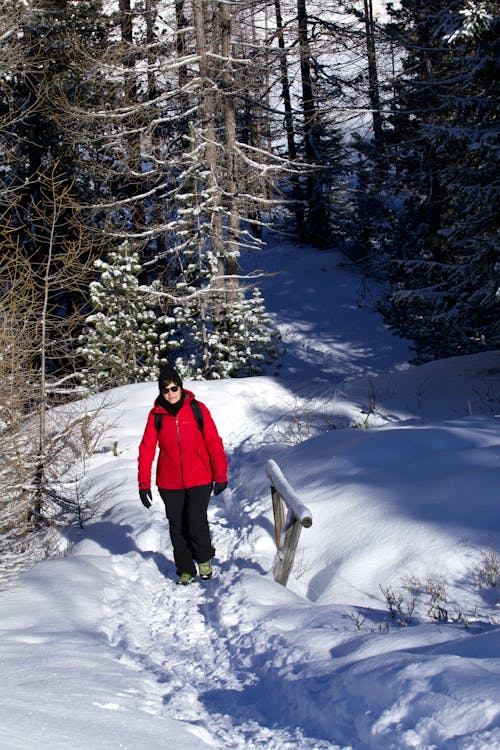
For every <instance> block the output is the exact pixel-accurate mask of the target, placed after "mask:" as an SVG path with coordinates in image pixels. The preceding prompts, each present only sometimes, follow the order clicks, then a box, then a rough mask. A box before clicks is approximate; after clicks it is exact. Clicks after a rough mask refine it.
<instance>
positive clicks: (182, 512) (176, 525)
mask: <svg viewBox="0 0 500 750" xmlns="http://www.w3.org/2000/svg"><path fill="white" fill-rule="evenodd" d="M158 385H159V389H160V395H159V396H158V397H157V398H156V400H155V402H154V406H153V408H152V409H151V411H150V412H149V415H148V420H147V423H146V428H145V430H144V435H143V437H142V441H141V444H140V446H139V495H140V498H141V502H142V504H143V505H144V506H145V507H146V508H149V507H150V506H151V502H152V495H151V467H152V465H153V460H154V457H155V453H156V445H157V444H158V446H159V455H158V461H157V465H156V484H157V486H158V490H159V493H160V496H161V498H162V500H163V502H164V503H165V511H166V514H167V518H168V522H169V527H170V539H171V540H172V546H173V549H174V560H175V564H176V566H177V575H178V576H179V580H178V581H177V583H181V584H183V585H185V586H187V585H188V584H189V583H192V582H193V581H194V579H195V576H196V573H197V571H196V567H195V564H194V562H195V561H196V562H197V563H198V572H199V574H200V578H202V579H203V580H207V579H208V578H211V576H212V563H211V559H212V557H213V556H214V555H215V549H214V548H213V546H212V542H211V539H210V529H209V527H208V519H207V509H208V503H209V500H210V494H211V492H212V485H213V489H214V494H215V495H218V494H220V493H221V492H223V491H224V490H225V489H226V487H227V459H226V455H225V453H224V446H223V444H222V440H221V438H220V437H219V433H218V432H217V428H216V426H215V423H214V421H213V419H212V416H211V414H210V412H209V411H208V409H207V407H206V406H205V404H202V403H201V402H200V401H195V399H194V394H193V393H191V391H188V390H185V389H184V388H183V387H182V380H181V378H180V376H179V374H178V373H177V372H176V370H174V368H173V367H170V366H169V365H167V366H166V367H163V368H162V370H161V372H160V376H159V378H158ZM214 483H215V484H214Z"/></svg>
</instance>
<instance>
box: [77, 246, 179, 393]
mask: <svg viewBox="0 0 500 750" xmlns="http://www.w3.org/2000/svg"><path fill="white" fill-rule="evenodd" d="M108 258H109V259H108V261H103V260H97V261H95V263H94V266H95V268H96V270H98V271H99V272H100V279H99V280H98V281H94V282H92V283H91V284H90V299H91V303H92V306H93V309H94V312H93V313H92V314H91V315H89V316H88V318H87V319H86V325H85V329H84V332H83V334H82V335H81V337H80V347H79V350H78V354H79V355H80V356H81V357H82V359H83V360H84V367H83V368H82V371H81V379H82V382H83V383H84V384H85V385H87V386H89V387H91V388H92V389H101V388H103V387H111V386H116V385H125V384H126V383H133V382H141V381H145V380H149V379H155V378H156V377H157V375H158V368H159V366H160V365H161V364H162V363H163V362H162V361H161V357H160V352H165V351H166V349H167V346H168V345H167V343H166V334H165V333H164V334H161V335H159V334H158V321H157V313H156V307H157V304H158V301H157V300H158V298H157V296H156V294H155V291H156V284H153V285H151V286H144V285H141V284H139V279H138V277H139V273H140V271H141V265H140V263H139V256H138V254H137V252H136V251H134V250H133V249H132V248H131V247H130V243H129V242H128V241H127V240H126V241H125V242H123V243H122V244H121V245H120V246H119V247H118V249H117V250H116V251H112V252H110V253H109V254H108Z"/></svg>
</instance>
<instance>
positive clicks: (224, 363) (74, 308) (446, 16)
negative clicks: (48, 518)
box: [0, 0, 500, 534]
mask: <svg viewBox="0 0 500 750" xmlns="http://www.w3.org/2000/svg"><path fill="white" fill-rule="evenodd" d="M498 32H499V17H498V6H497V4H496V3H494V2H493V0H453V1H452V2H444V1H443V0H420V1H419V2H416V0H400V2H397V3H389V2H383V0H378V1H377V2H376V3H374V2H373V0H353V2H349V0H345V2H344V0H339V2H336V3H333V2H320V0H230V1H228V2H226V1H225V0H174V1H172V2H169V1H168V0H1V2H0V40H1V45H0V79H1V85H0V152H1V153H0V170H1V171H0V174H1V193H0V200H1V207H0V242H1V255H0V284H1V295H0V322H1V326H0V337H1V339H0V409H1V413H0V430H1V432H2V434H3V437H4V440H3V443H4V448H5V450H4V455H3V457H2V459H1V466H0V470H1V473H2V482H4V483H7V484H8V486H9V487H10V496H12V493H14V494H16V493H17V495H18V496H19V497H20V498H24V497H25V495H26V486H27V484H28V485H29V486H30V488H31V489H30V505H29V507H30V508H31V509H34V510H33V512H34V513H35V516H36V517H40V515H41V507H42V503H43V502H45V500H44V499H43V498H46V496H47V487H48V486H49V485H50V487H51V488H52V489H51V490H50V492H49V495H50V496H51V497H52V498H54V497H55V496H56V495H57V497H58V499H59V501H60V507H64V502H63V499H64V498H63V497H62V493H61V492H59V491H56V489H54V484H53V483H52V484H51V481H52V480H51V478H50V466H52V465H55V464H54V460H55V459H54V457H55V456H58V455H62V454H61V451H62V450H63V448H62V444H63V442H64V441H61V435H60V434H59V436H58V437H57V438H56V436H53V435H52V433H51V431H50V429H48V427H47V425H46V424H45V414H46V412H47V410H48V409H49V408H52V407H54V406H57V405H58V404H61V403H63V402H67V401H68V400H72V399H74V398H75V394H76V395H77V396H81V395H82V394H88V393H89V392H90V393H92V392H97V391H99V392H102V391H104V390H105V389H106V388H110V387H113V386H117V385H124V384H128V383H131V382H142V381H146V380H148V379H155V378H156V376H157V372H158V367H159V365H161V364H162V363H164V362H166V361H169V362H171V363H172V364H174V365H175V366H177V367H178V368H179V371H180V372H181V374H182V376H184V377H190V378H195V379H201V378H204V379H214V378H228V377H238V376H242V375H243V376H245V375H252V374H258V373H259V372H261V368H262V363H263V362H265V361H267V360H268V359H269V358H272V357H273V356H274V354H275V352H276V347H277V346H279V342H276V339H275V335H274V334H273V330H272V325H271V322H270V319H269V316H268V315H267V313H266V308H265V300H264V299H263V297H262V295H261V293H260V291H259V277H258V273H246V272H245V259H246V258H247V257H248V256H249V254H257V253H258V252H259V249H260V248H262V247H263V246H264V245H265V244H266V243H268V242H269V238H279V237H286V238H287V239H288V240H292V241H295V242H296V247H297V250H296V251H297V253H301V252H304V247H305V246H313V247H315V248H318V249H319V250H324V251H325V252H326V251H327V250H328V249H330V248H335V249H340V250H341V251H342V252H343V253H344V254H345V257H346V263H352V264H355V265H356V266H357V267H359V269H360V271H362V272H363V273H364V274H367V275H368V276H370V277H373V278H376V279H378V280H380V281H381V282H382V283H383V286H384V289H385V293H384V296H383V297H382V298H381V299H380V300H379V302H378V304H379V307H380V310H381V312H382V313H383V315H384V318H385V320H386V322H387V324H388V325H390V326H391V327H392V328H394V329H395V330H397V331H398V332H399V333H400V334H401V335H402V336H404V337H406V338H408V339H410V340H411V341H412V342H413V345H414V350H415V361H416V362H418V363H423V362H426V361H429V360H432V359H436V358H442V357H449V356H454V355H459V354H468V353H475V352H480V351H483V350H490V349H495V348H498V347H499V346H500V326H499V295H500V292H499V288H500V282H499V276H500V273H499V271H500V258H499V249H498V216H499V210H498V175H499V174H500V168H499V159H498V147H499V143H498V120H497V116H498V98H495V97H497V96H498V89H497V86H498V60H499V49H498V44H499V43H498V39H499V33H498ZM255 265H256V267H258V262H257V263H256V264H255ZM276 283H277V284H279V279H277V280H276ZM334 295H335V290H334V289H332V297H334ZM31 417H36V430H37V436H36V438H35V439H31V438H30V437H29V432H28V430H27V429H23V430H21V431H20V427H21V426H23V427H24V426H25V425H26V424H27V421H29V419H30V418H31ZM77 422H78V424H79V429H80V431H81V434H84V435H87V436H88V443H89V445H88V446H87V447H88V450H89V451H90V450H91V445H90V443H91V441H92V436H93V435H95V426H94V428H93V429H94V431H93V430H92V429H90V428H88V426H86V425H84V424H81V423H80V422H79V421H78V419H77V418H76V417H75V419H74V421H73V423H72V425H73V426H74V424H76V423H77ZM68 430H69V427H68ZM14 434H16V435H17V436H18V437H17V438H16V440H13V439H9V440H8V439H7V436H8V435H14ZM23 441H25V442H23ZM20 443H22V444H23V447H22V448H21V447H20ZM84 443H85V441H84ZM64 445H65V449H66V447H67V441H66V442H65V443H64ZM56 463H57V461H56ZM33 497H34V498H35V501H33ZM20 507H21V506H20ZM21 517H22V518H23V519H24V518H25V516H24V515H23V512H22V511H21V510H20V511H19V514H18V517H17V518H16V520H15V522H12V523H11V521H9V523H8V524H7V525H5V524H4V526H3V528H4V529H5V528H7V526H8V528H9V529H10V528H12V529H14V528H15V529H16V532H15V534H18V532H19V526H20V524H21V521H20V518H21ZM31 521H32V519H31V520H30V519H28V518H27V517H26V519H25V523H26V524H28V523H30V522H31ZM0 522H1V519H0ZM23 523H24V521H23ZM9 524H10V525H9ZM21 525H22V524H21ZM6 533H7V532H6ZM12 533H13V534H14V532H12Z"/></svg>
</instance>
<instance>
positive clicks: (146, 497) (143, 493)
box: [139, 490, 153, 508]
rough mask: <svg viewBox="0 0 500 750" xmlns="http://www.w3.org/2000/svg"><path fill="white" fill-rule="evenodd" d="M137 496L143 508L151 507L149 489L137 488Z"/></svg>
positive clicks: (151, 498)
mask: <svg viewBox="0 0 500 750" xmlns="http://www.w3.org/2000/svg"><path fill="white" fill-rule="evenodd" d="M139 497H140V498H141V503H142V504H143V505H144V507H145V508H151V503H152V502H153V495H152V494H151V490H139Z"/></svg>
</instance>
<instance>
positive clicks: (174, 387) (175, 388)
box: [161, 385, 179, 393]
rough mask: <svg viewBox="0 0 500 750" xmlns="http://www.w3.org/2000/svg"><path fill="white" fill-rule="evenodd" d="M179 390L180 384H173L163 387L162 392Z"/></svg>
mask: <svg viewBox="0 0 500 750" xmlns="http://www.w3.org/2000/svg"><path fill="white" fill-rule="evenodd" d="M178 390H179V386H178V385H171V386H170V387H169V388H162V389H161V392H162V393H168V392H169V391H170V392H171V393H177V391H178Z"/></svg>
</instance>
